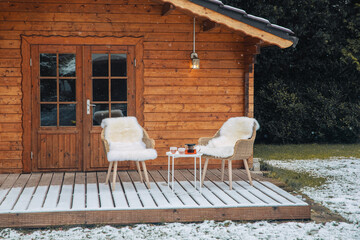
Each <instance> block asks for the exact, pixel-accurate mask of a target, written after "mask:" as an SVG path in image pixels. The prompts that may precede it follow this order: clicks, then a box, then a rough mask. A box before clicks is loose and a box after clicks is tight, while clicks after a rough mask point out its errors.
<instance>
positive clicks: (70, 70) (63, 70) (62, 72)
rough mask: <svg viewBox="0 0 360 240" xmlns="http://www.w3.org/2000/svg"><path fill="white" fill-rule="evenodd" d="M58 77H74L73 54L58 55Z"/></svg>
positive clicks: (74, 64)
mask: <svg viewBox="0 0 360 240" xmlns="http://www.w3.org/2000/svg"><path fill="white" fill-rule="evenodd" d="M59 76H60V77H75V76H76V61H75V54H59Z"/></svg>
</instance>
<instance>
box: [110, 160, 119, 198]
mask: <svg viewBox="0 0 360 240" xmlns="http://www.w3.org/2000/svg"><path fill="white" fill-rule="evenodd" d="M117 165H118V162H117V161H115V164H114V171H113V182H112V186H111V187H112V190H113V191H114V190H115V181H116V175H117Z"/></svg>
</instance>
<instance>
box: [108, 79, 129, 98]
mask: <svg viewBox="0 0 360 240" xmlns="http://www.w3.org/2000/svg"><path fill="white" fill-rule="evenodd" d="M126 99H127V80H126V79H111V101H126Z"/></svg>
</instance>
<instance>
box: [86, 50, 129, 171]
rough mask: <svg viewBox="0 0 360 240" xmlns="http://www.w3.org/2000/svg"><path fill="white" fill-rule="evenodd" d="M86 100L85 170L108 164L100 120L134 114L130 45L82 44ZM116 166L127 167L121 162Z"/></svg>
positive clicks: (103, 166) (125, 163)
mask: <svg viewBox="0 0 360 240" xmlns="http://www.w3.org/2000/svg"><path fill="white" fill-rule="evenodd" d="M84 56H85V58H86V60H87V62H89V64H88V66H86V67H85V72H86V73H87V76H86V77H85V78H86V79H88V80H87V81H86V83H85V88H86V93H85V95H86V99H87V100H88V101H89V103H90V110H89V111H87V114H86V115H85V116H84V119H85V120H84V124H85V128H84V131H85V133H84V140H85V141H88V142H85V145H84V146H85V148H86V149H87V150H85V152H84V154H85V157H84V160H85V161H86V162H85V170H98V169H104V168H105V169H106V168H107V167H108V166H109V163H108V161H107V160H106V158H105V153H104V149H103V146H102V142H101V136H100V134H101V130H102V128H101V127H100V125H101V121H102V120H103V119H104V118H109V117H124V116H134V115H135V104H134V103H135V82H134V79H135V78H134V71H135V68H134V62H133V60H134V47H130V46H91V47H85V50H84ZM118 167H119V169H122V168H123V169H127V168H129V162H126V161H125V162H122V163H120V164H119V165H118Z"/></svg>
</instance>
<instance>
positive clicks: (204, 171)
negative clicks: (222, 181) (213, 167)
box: [200, 158, 209, 186]
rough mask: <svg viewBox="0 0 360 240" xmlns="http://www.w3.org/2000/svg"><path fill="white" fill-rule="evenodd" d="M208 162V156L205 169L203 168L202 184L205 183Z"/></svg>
mask: <svg viewBox="0 0 360 240" xmlns="http://www.w3.org/2000/svg"><path fill="white" fill-rule="evenodd" d="M208 164H209V159H208V158H206V159H205V163H204V169H203V172H202V176H201V186H203V185H204V180H205V175H206V170H207V167H208ZM200 167H201V166H200Z"/></svg>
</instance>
